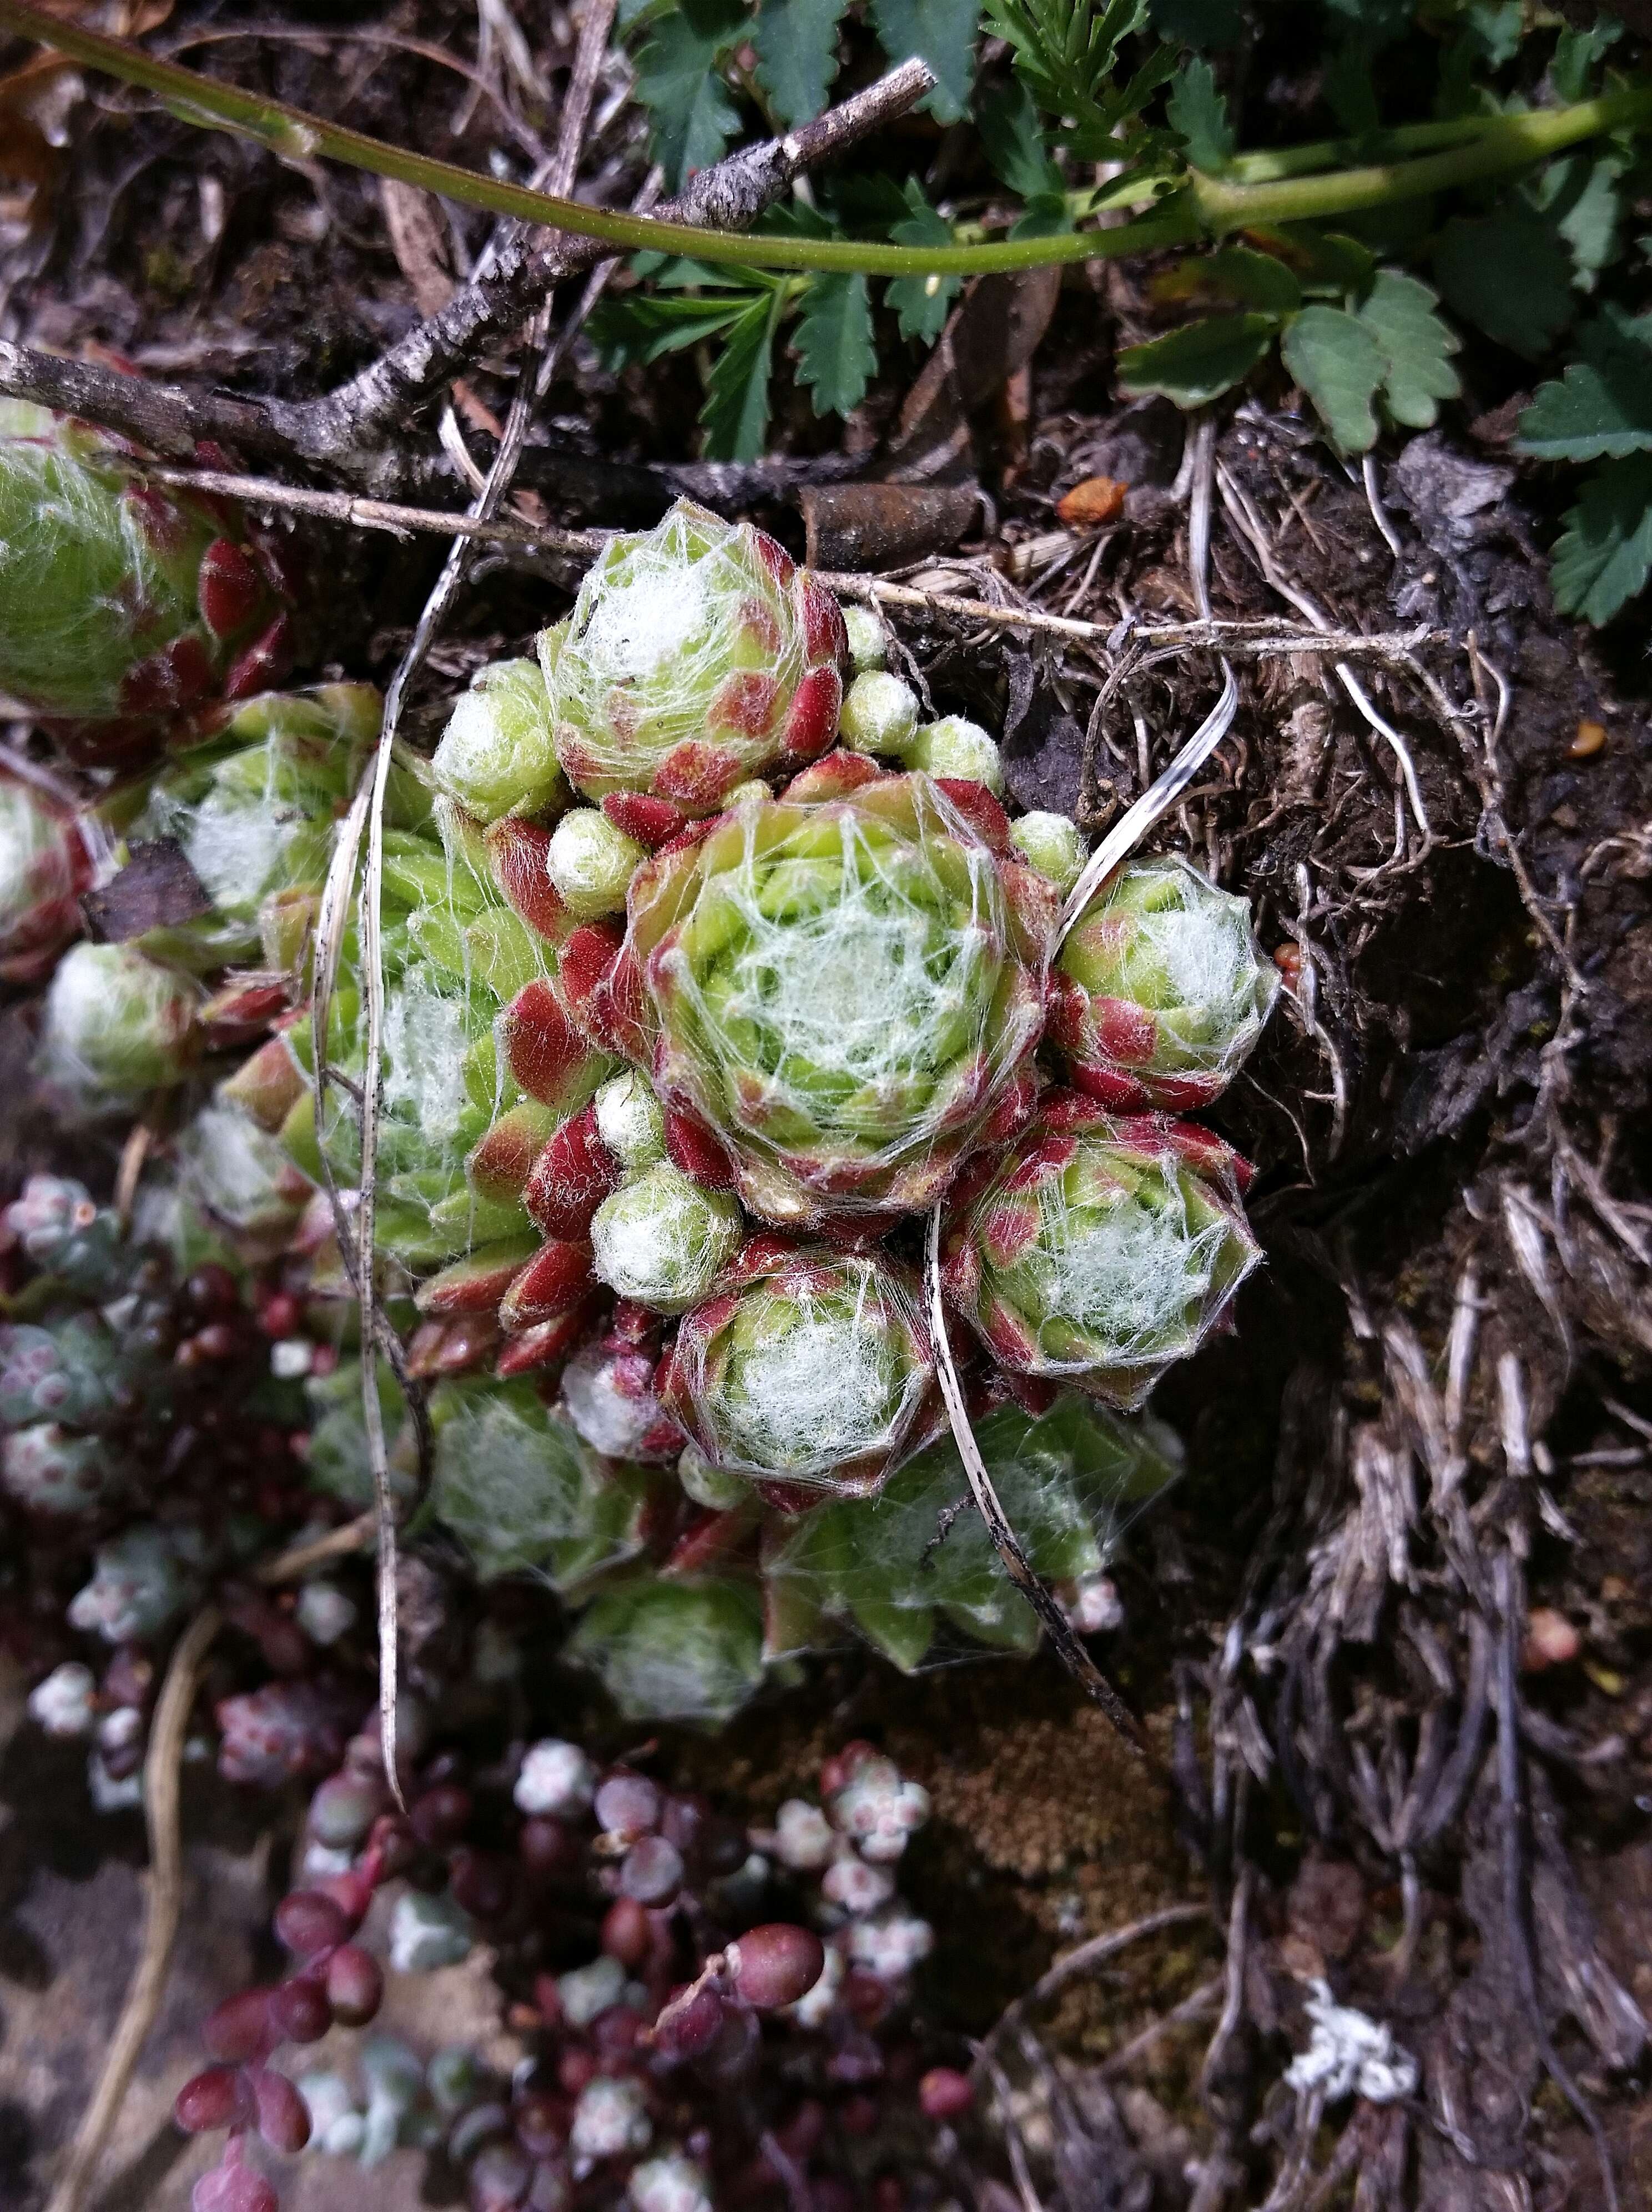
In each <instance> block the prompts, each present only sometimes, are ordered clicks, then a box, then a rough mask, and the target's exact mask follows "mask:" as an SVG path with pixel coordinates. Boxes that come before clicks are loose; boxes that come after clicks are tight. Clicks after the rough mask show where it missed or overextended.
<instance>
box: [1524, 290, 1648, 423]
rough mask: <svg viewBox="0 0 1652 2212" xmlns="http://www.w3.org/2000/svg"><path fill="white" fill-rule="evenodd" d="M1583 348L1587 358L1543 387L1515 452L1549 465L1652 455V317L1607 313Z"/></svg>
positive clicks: (1582, 340)
mask: <svg viewBox="0 0 1652 2212" xmlns="http://www.w3.org/2000/svg"><path fill="white" fill-rule="evenodd" d="M1578 344H1579V348H1580V350H1581V351H1582V360H1581V361H1575V362H1572V363H1571V365H1570V368H1568V369H1567V370H1566V373H1565V374H1564V376H1563V377H1562V378H1560V379H1559V380H1558V382H1557V381H1555V380H1551V381H1550V382H1548V383H1546V384H1540V385H1539V386H1538V387H1537V392H1536V393H1535V395H1534V398H1533V401H1532V404H1531V405H1530V406H1529V407H1528V408H1527V410H1526V412H1525V413H1524V414H1523V415H1522V416H1521V418H1520V438H1519V441H1518V448H1517V450H1518V451H1520V452H1521V453H1529V454H1531V455H1533V456H1534V458H1535V459H1539V460H1544V461H1596V460H1612V459H1622V458H1623V457H1624V455H1625V454H1626V453H1641V452H1646V451H1652V314H1647V315H1640V316H1636V317H1632V318H1631V316H1628V315H1625V314H1624V313H1622V312H1621V311H1620V310H1619V309H1618V308H1615V307H1608V308H1607V309H1606V312H1605V313H1604V314H1603V315H1602V316H1601V317H1600V320H1599V321H1598V322H1594V323H1591V324H1589V325H1588V327H1587V329H1585V330H1584V331H1582V332H1580V334H1579V337H1578Z"/></svg>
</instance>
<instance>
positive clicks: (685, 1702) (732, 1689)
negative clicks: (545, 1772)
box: [566, 1582, 763, 1726]
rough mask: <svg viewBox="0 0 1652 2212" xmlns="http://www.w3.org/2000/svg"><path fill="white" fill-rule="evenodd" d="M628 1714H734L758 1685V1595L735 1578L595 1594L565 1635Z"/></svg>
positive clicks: (692, 1717) (682, 1717) (697, 1718)
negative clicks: (726, 1581) (570, 1633)
mask: <svg viewBox="0 0 1652 2212" xmlns="http://www.w3.org/2000/svg"><path fill="white" fill-rule="evenodd" d="M566 1648H567V1652H568V1657H569V1658H570V1659H572V1660H574V1662H576V1664H579V1665H582V1666H585V1667H588V1668H590V1669H591V1671H592V1673H593V1674H595V1675H596V1676H597V1679H598V1680H599V1681H600V1682H601V1684H602V1686H603V1687H604V1689H605V1690H606V1691H607V1692H608V1694H609V1696H610V1698H611V1699H613V1701H614V1703H615V1705H616V1706H617V1707H618V1708H619V1711H620V1713H621V1714H622V1716H623V1717H624V1718H625V1719H626V1720H629V1721H643V1720H647V1721H655V1720H661V1721H665V1720H677V1721H694V1722H700V1723H706V1724H708V1725H711V1726H717V1725H720V1723H723V1722H724V1721H726V1720H728V1719H730V1718H732V1716H733V1715H734V1714H735V1713H737V1712H738V1711H739V1710H740V1708H741V1706H742V1705H745V1704H746V1703H748V1701H749V1700H750V1699H751V1698H752V1697H754V1696H755V1695H756V1692H757V1691H758V1690H759V1689H760V1688H761V1687H762V1679H763V1657H762V1616H761V1612H760V1608H759V1607H758V1603H757V1600H756V1593H755V1592H754V1591H750V1590H748V1589H745V1588H744V1586H743V1585H741V1584H738V1583H677V1582H641V1583H626V1584H623V1585H622V1586H621V1587H620V1588H618V1589H612V1590H610V1591H608V1592H606V1593H605V1594H604V1595H603V1596H601V1597H599V1598H598V1600H597V1601H596V1602H595V1604H594V1605H592V1607H590V1608H589V1610H588V1611H587V1612H586V1614H585V1616H584V1618H583V1619H582V1620H581V1621H580V1625H579V1626H578V1627H577V1628H576V1629H575V1630H574V1634H573V1636H572V1637H571V1638H569V1640H568V1645H567V1647H566Z"/></svg>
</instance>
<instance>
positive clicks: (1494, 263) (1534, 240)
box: [1434, 207, 1576, 361]
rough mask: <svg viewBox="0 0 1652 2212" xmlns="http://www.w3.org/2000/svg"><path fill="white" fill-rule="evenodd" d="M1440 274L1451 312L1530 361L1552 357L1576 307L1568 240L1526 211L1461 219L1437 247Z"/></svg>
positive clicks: (1451, 225) (1514, 209) (1436, 270)
mask: <svg viewBox="0 0 1652 2212" xmlns="http://www.w3.org/2000/svg"><path fill="white" fill-rule="evenodd" d="M1434 273H1435V275H1436V277H1438V279H1439V282H1440V289H1441V291H1442V293H1443V294H1444V295H1445V297H1446V300H1447V302H1448V304H1449V306H1451V307H1455V309H1456V311H1457V313H1459V314H1460V315H1461V316H1462V317H1464V319H1466V320H1467V321H1468V322H1471V323H1473V324H1474V325H1475V326H1476V327H1477V328H1478V329H1479V330H1482V331H1485V335H1486V336H1487V337H1490V338H1495V339H1496V340H1497V343H1498V344H1499V345H1506V346H1508V347H1509V349H1511V350H1512V351H1513V352H1515V353H1518V354H1523V355H1524V356H1525V357H1526V359H1527V361H1535V360H1537V359H1538V358H1539V356H1540V355H1542V354H1545V353H1546V352H1547V351H1548V349H1549V348H1550V347H1551V346H1552V344H1553V343H1554V342H1555V340H1556V338H1558V337H1559V335H1560V333H1561V331H1564V329H1565V327H1566V325H1567V324H1568V323H1570V320H1571V319H1572V314H1573V311H1574V308H1575V307H1576V301H1574V299H1573V297H1572V289H1571V284H1572V268H1571V258H1570V255H1569V254H1568V252H1567V251H1566V248H1565V246H1564V242H1563V241H1562V240H1560V238H1559V237H1558V236H1557V234H1556V233H1555V231H1554V229H1553V228H1552V226H1551V225H1549V224H1548V223H1546V222H1543V221H1542V219H1541V218H1540V216H1537V215H1535V214H1534V213H1532V212H1531V211H1529V210H1527V209H1524V208H1520V207H1508V208H1503V209H1499V210H1497V212H1496V213H1495V214H1493V215H1489V216H1479V217H1478V218H1476V217H1470V216H1453V217H1452V219H1451V221H1450V222H1448V223H1447V224H1446V226H1445V228H1444V229H1443V230H1442V232H1441V233H1440V236H1439V239H1438V241H1437V242H1436V246H1435V249H1434Z"/></svg>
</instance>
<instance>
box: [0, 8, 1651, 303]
mask: <svg viewBox="0 0 1652 2212" xmlns="http://www.w3.org/2000/svg"><path fill="white" fill-rule="evenodd" d="M0 27H4V28H6V29H9V30H13V31H15V32H18V33H21V35H22V36H24V37H27V38H31V39H34V40H38V41H39V43H40V44H41V45H43V46H52V47H54V48H56V50H57V51H58V52H59V53H62V54H66V55H67V56H68V57H69V58H70V60H71V61H76V62H81V63H83V64H85V65H86V66H87V67H88V68H89V69H99V70H104V71H105V72H106V74H108V75H109V76H114V77H118V78H120V79H122V80H123V81H124V82H127V83H130V84H136V85H141V86H142V87H143V88H145V89H146V90H148V91H149V92H153V93H154V94H156V96H157V97H158V98H160V99H161V100H163V101H164V102H165V103H166V104H167V106H168V107H170V108H171V109H172V110H173V112H175V113H177V114H179V115H180V116H182V117H183V118H184V119H185V120H186V121H188V122H191V123H198V124H201V125H204V126H206V127H207V128H209V129H213V128H217V129H225V130H229V131H239V132H240V133H241V134H242V135H243V136H244V137H251V138H255V139H257V140H258V141H259V143H261V144H264V145H266V146H268V147H270V149H272V150H273V151H274V152H276V153H278V154H282V155H288V156H289V157H301V158H303V159H306V160H312V161H313V160H314V159H315V158H316V157H317V156H318V155H321V156H325V157H326V158H327V159H329V160H331V161H343V162H346V163H348V164H349V165H350V166H351V167H355V168H359V169H366V170H368V171H370V172H372V173H374V174H376V175H379V176H385V177H393V178H396V179H399V180H400V181H401V182H402V183H404V184H410V185H418V186H420V187H421V188H422V190H424V191H431V192H437V193H440V194H441V195H443V196H444V197H446V198H448V199H452V200H457V201H459V202H460V203H461V204H465V205H467V206H471V207H480V208H487V209H490V210H492V211H493V212H494V213H495V214H497V215H507V216H517V217H519V219H520V220H521V221H523V222H529V223H535V224H539V225H542V226H544V227H545V228H550V229H555V230H562V231H566V232H568V233H571V234H574V235H575V236H578V237H584V238H594V239H598V240H602V241H603V242H604V244H607V245H611V246H614V247H616V249H628V250H634V251H635V250H643V251H647V252H662V253H680V254H688V255H691V256H693V257H695V258H698V259H700V260H702V261H708V262H714V263H721V264H733V265H744V266H746V267H749V268H756V269H795V270H808V269H835V270H846V271H849V272H852V273H859V274H862V275H865V276H980V275H984V274H987V273H990V272H993V271H995V270H1019V269H1036V268H1042V267H1048V266H1049V265H1050V264H1053V263H1060V262H1067V261H1094V260H1102V259H1116V258H1121V257H1122V256H1125V255H1129V254H1134V253H1145V252H1152V251H1154V250H1155V249H1157V248H1160V247H1164V246H1192V245H1195V244H1197V243H1198V242H1199V241H1200V240H1202V239H1205V238H1207V237H1219V236H1221V235H1222V234H1224V233H1226V232H1230V231H1234V230H1242V229H1243V228H1245V227H1246V226H1247V225H1248V224H1251V223H1276V222H1313V221H1317V220H1321V219H1322V218H1324V217H1327V216H1338V215H1349V214H1352V213H1354V212H1356V211H1357V210H1361V209H1366V208H1376V207H1386V206H1388V205H1391V204H1394V202H1396V201H1400V200H1406V199H1415V198H1418V197H1422V196H1424V195H1425V194H1427V193H1430V192H1436V191H1445V190H1446V189H1447V188H1449V186H1451V185H1464V184H1473V183H1477V182H1479V181H1480V180H1482V179H1485V178H1488V177H1495V176H1501V175H1504V174H1506V173H1509V172H1510V171H1513V170H1517V169H1523V168H1526V167H1529V166H1530V165H1531V164H1532V163H1533V162H1534V161H1545V160H1546V159H1547V158H1548V157H1549V156H1550V155H1554V154H1558V153H1561V152H1563V151H1564V149H1566V148H1567V147H1569V146H1575V145H1576V144H1578V143H1580V142H1581V141H1582V140H1585V139H1588V138H1594V137H1600V135H1601V134H1602V133H1603V132H1606V131H1619V130H1625V129H1629V130H1637V129H1640V128H1643V127H1645V126H1647V125H1652V87H1637V88H1627V89H1624V90H1620V91H1617V92H1613V93H1609V94H1605V95H1604V96H1603V97H1601V98H1600V99H1598V100H1580V101H1578V102H1576V104H1575V105H1573V106H1569V107H1555V108H1543V109H1538V110H1534V112H1531V113H1529V114H1525V115H1504V116H1492V117H1488V118H1485V123H1484V125H1483V127H1482V128H1481V129H1480V130H1479V132H1478V134H1477V135H1476V137H1474V138H1473V140H1472V142H1471V143H1468V144H1467V145H1458V146H1454V147H1451V148H1450V149H1448V150H1446V151H1443V152H1441V153H1436V154H1432V155H1424V156H1423V157H1421V158H1420V159H1417V160H1410V161H1391V162H1384V163H1378V164H1371V165H1369V166H1365V167H1357V168H1351V169H1342V170H1337V171H1333V172H1332V173H1329V174H1320V175H1311V176H1277V177H1276V178H1275V179H1272V180H1271V181H1262V182H1254V183H1246V182H1242V181H1237V180H1236V179H1234V178H1233V177H1232V176H1224V177H1210V176H1203V175H1200V174H1199V173H1196V172H1195V173H1193V174H1192V175H1190V177H1189V178H1188V180H1187V185H1186V187H1185V189H1183V190H1181V191H1177V192H1175V193H1174V194H1172V195H1171V197H1169V198H1168V199H1165V200H1163V201H1162V202H1161V203H1160V204H1159V205H1158V206H1157V207H1156V208H1154V209H1153V210H1151V212H1149V213H1147V214H1145V215H1142V216H1137V217H1136V218H1135V219H1134V220H1133V222H1126V223H1121V224H1120V225H1119V226H1118V227H1117V228H1115V229H1111V230H1087V231H1080V232H1076V233H1068V234H1065V235H1061V236H1057V237H1053V238H1023V239H1003V240H993V241H990V242H987V243H985V244H981V245H976V246H885V245H878V244H872V243H867V242H864V241H861V240H851V239H837V238H780V237H772V236H762V237H751V236H749V235H744V234H739V233H730V232H726V231H718V230H708V229H701V228H698V227H696V226H695V225H694V224H691V223H679V222H659V221H657V220H655V219H654V218H653V217H650V216H632V215H625V214H623V213H621V212H620V211H619V210H616V209H610V208H593V207H586V206H584V205H582V204H580V203H579V202H578V201H575V200H568V199H562V198H559V197H556V196H555V195H554V194H552V193H550V192H536V191H530V190H529V189H528V188H527V187H526V186H525V185H513V184H509V183H506V182H503V181H501V180H500V179H495V178H492V177H487V176H483V175H480V174H478V173H477V172H476V171H475V170H472V169H465V168H461V167H459V166H458V165H457V164H456V163H454V162H451V161H436V160H434V159H433V158H432V157H430V156H429V155H423V154H414V153H410V152H407V151H405V150H404V149H402V148H400V147H396V146H387V145H386V144H384V143H382V142H381V141H380V140H379V139H376V138H370V137H367V136H366V135H365V134H364V133H363V132H361V131H350V130H348V129H346V128H345V127H344V126H343V125H339V124H335V123H327V122H324V121H323V120H322V118H320V117H319V116H314V115H307V114H306V113H305V112H303V111H302V110H301V109H300V108H295V107H288V106H283V105H282V102H280V101H279V100H268V99H266V98H264V96H263V95H262V94H258V93H252V92H245V91H243V90H241V89H240V87H238V86H235V85H228V84H223V83H221V82H219V81H218V80H217V79H216V78H214V77H205V76H198V75H197V74H196V72H195V71H194V70H186V69H181V68H179V66H178V65H177V64H175V63H172V62H165V61H161V60H158V59H157V58H155V56H153V55H151V54H147V53H144V52H142V51H141V50H140V49H139V48H137V47H136V46H129V45H127V44H125V42H124V41H123V40H118V39H110V38H105V37H103V36H102V35H101V34H100V33H98V32H95V31H88V30H85V29H83V28H82V27H80V26H79V25H76V24H72V23H67V22H62V21H58V19H57V18H56V17H55V16H51V15H44V14H42V13H41V12H40V10H39V9H36V8H32V7H29V6H27V5H26V4H24V0H0ZM1417 127H1418V128H1419V129H1423V128H1426V127H1427V126H1424V125H1418V126H1417ZM1320 151H1321V149H1316V148H1308V149H1298V153H1299V155H1300V154H1302V153H1308V154H1312V155H1315V157H1317V155H1318V154H1319V152H1320ZM1243 158H1257V157H1242V159H1243ZM1260 158H1269V159H1272V160H1273V161H1275V162H1276V163H1278V162H1282V161H1283V162H1289V161H1291V158H1292V157H1291V155H1289V154H1286V155H1277V156H1271V157H1260Z"/></svg>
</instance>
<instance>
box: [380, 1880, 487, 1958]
mask: <svg viewBox="0 0 1652 2212" xmlns="http://www.w3.org/2000/svg"><path fill="white" fill-rule="evenodd" d="M473 1940H474V1939H473V1936H472V1934H471V1921H470V1916H469V1915H468V1914H467V1913H466V1912H465V1911H464V1910H463V1909H462V1908H461V1907H460V1906H459V1905H455V1904H454V1902H453V1900H452V1898H451V1897H428V1896H426V1894H425V1893H424V1892H423V1891H422V1890H417V1889H407V1890H404V1891H403V1892H402V1894H401V1895H400V1896H399V1897H398V1899H397V1900H396V1910H395V1911H394V1913H393V1914H392V1917H391V1923H390V1963H391V1965H392V1966H393V1967H394V1968H395V1970H396V1972H398V1974H428V1973H431V1972H434V1970H435V1968H436V1967H438V1966H458V1965H459V1962H460V1960H463V1959H468V1958H469V1956H470V1955H471V1943H472V1942H473Z"/></svg>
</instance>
